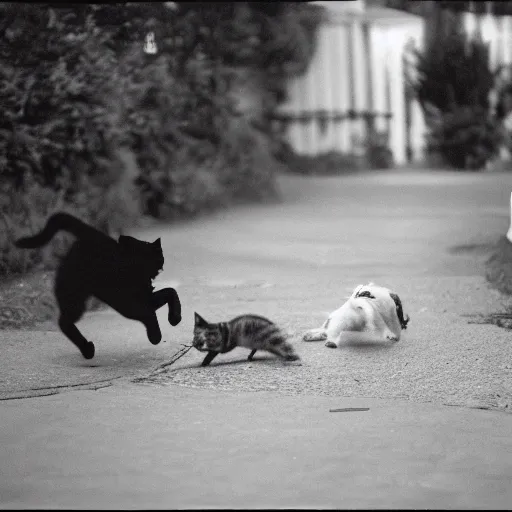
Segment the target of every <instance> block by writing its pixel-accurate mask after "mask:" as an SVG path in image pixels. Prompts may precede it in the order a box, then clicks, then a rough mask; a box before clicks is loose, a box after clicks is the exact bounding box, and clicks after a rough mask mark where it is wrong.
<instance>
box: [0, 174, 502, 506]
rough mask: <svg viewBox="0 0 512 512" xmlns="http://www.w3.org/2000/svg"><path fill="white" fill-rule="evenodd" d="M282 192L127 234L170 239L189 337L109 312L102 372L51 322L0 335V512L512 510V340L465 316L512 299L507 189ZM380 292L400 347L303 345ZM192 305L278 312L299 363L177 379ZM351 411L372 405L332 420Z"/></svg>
mask: <svg viewBox="0 0 512 512" xmlns="http://www.w3.org/2000/svg"><path fill="white" fill-rule="evenodd" d="M281 181H282V183H281V184H282V191H283V196H284V202H283V203H282V204H279V205H266V206H257V207H254V206H251V207H241V208H237V209H236V210H231V211H225V212H219V213H218V214H216V215H215V216H213V217H211V218H207V219H200V220H197V221H192V222H188V223H185V224H182V225H178V226H172V227H167V226H164V225H161V226H155V227H154V228H151V229H149V230H144V231H143V232H141V233H134V234H135V235H136V236H140V237H141V238H144V239H147V240H152V239H154V238H156V237H157V236H161V237H162V242H163V247H164V250H165V253H166V266H165V270H164V272H163V273H162V274H161V275H160V277H159V284H160V285H162V286H164V285H171V284H172V285H175V286H176V287H177V289H178V292H179V293H180V297H181V299H182V302H183V318H184V320H183V321H182V323H181V324H180V325H179V326H178V327H176V328H172V327H170V326H167V325H165V311H162V312H161V313H160V314H159V318H160V321H161V325H162V327H163V328H162V331H163V333H164V339H167V340H168V341H167V343H161V344H160V345H159V346H157V347H153V346H152V345H150V344H149V342H148V341H147V340H146V339H145V335H144V334H145V333H144V330H143V328H142V327H141V326H139V325H138V324H136V323H133V322H130V321H128V320H125V319H123V318H121V317H119V316H117V315H116V314H115V313H113V312H111V311H102V312H99V313H94V314H90V315H88V316H87V317H86V318H85V319H84V320H83V321H82V322H81V323H80V328H81V329H83V332H84V333H85V334H86V335H87V336H89V337H90V339H92V340H93V341H95V343H96V350H97V352H96V353H97V355H96V357H95V358H94V359H93V360H91V361H85V360H83V359H81V357H80V355H79V353H78V351H76V349H75V348H74V347H73V346H72V345H71V343H69V342H68V341H67V340H65V339H64V338H63V336H62V335H61V334H60V333H59V332H58V331H57V330H55V329H53V328H52V329H53V330H49V328H48V326H43V327H42V330H37V331H36V330H34V331H17V332H10V331H3V332H0V342H1V343H2V347H3V351H2V361H1V362H0V367H1V369H2V374H1V377H0V398H4V399H6V400H4V401H2V402H0V418H1V419H0V425H1V427H2V428H1V430H0V447H1V448H0V449H1V450H2V451H3V453H2V455H1V456H0V474H2V479H1V481H2V483H0V507H2V508H34V507H36V508H38V507H53V508H62V507H65V506H72V507H74V508H98V507H103V508H137V507H138V508H148V507H150V506H151V507H153V506H154V507H158V508H204V507H206V508H220V507H227V508H236V507H239V508H258V507H260V508H268V507H278V508H286V507H297V508H308V507H310V508H397V507H398V508H510V505H511V504H512V491H511V490H510V485H509V483H510V478H511V476H512V467H511V466H512V463H511V458H510V456H509V455H508V454H509V453H510V439H512V437H511V435H510V434H512V428H511V427H512V416H511V415H510V414H507V413H506V412H507V411H510V409H511V407H512V364H511V363H510V361H511V360H512V359H511V357H510V356H511V355H512V344H511V343H510V333H509V332H508V331H506V330H503V329H500V328H498V327H496V326H492V325H475V324H471V323H468V321H470V320H471V318H472V317H471V315H475V314H485V313H490V312H497V311H500V310H503V309H504V308H507V307H510V306H511V305H512V302H511V300H510V298H508V297H506V296H503V295H500V294H499V293H498V292H496V291H494V290H492V289H490V288H489V286H488V285H487V283H486V282H485V279H484V278H483V274H484V262H485V260H486V258H487V257H488V255H489V251H490V250H491V248H492V244H493V243H494V242H495V241H496V240H497V239H498V238H499V237H500V236H502V235H503V234H504V233H505V232H506V229H507V228H508V222H509V210H508V208H509V198H510V190H512V177H511V176H510V175H508V174H470V173H463V174H459V173H446V172H432V173H421V172H414V173H412V172H411V173H406V172H396V173H387V172H386V173H373V174H368V175H366V174H365V175H362V176H347V177H342V178H300V177H290V176H283V177H282V180H281ZM369 280H373V281H375V282H377V283H378V284H382V285H385V286H389V287H391V288H393V289H395V290H396V291H397V293H399V295H400V296H401V298H402V301H403V303H404V309H405V311H406V312H407V313H409V314H410V316H411V323H410V327H409V328H408V330H407V331H406V336H405V339H404V340H403V341H401V342H399V343H397V344H393V345H387V344H385V345H369V344H366V345H355V346H347V347H343V348H342V349H339V350H332V349H327V348H325V347H324V346H323V344H322V343H302V342H301V341H300V336H301V334H302V332H304V330H306V329H309V328H311V327H316V326H318V325H320V323H321V322H322V321H323V320H324V319H325V317H326V314H327V313H328V312H330V311H332V310H333V309H335V308H336V307H338V306H339V305H340V304H341V302H342V301H343V300H344V297H345V296H346V295H347V294H348V293H349V291H350V290H351V289H352V288H353V287H354V286H355V285H357V284H360V283H362V282H367V281H369ZM194 311H198V312H199V313H201V314H202V315H203V316H205V317H206V318H211V319H212V320H223V319H228V318H230V317H232V316H235V315H237V314H240V313H244V312H254V313H259V314H263V315H267V316H268V317H270V318H272V319H273V320H275V321H276V322H278V323H280V324H281V325H283V326H284V327H285V328H286V329H288V331H289V332H290V334H291V335H292V342H293V343H294V344H296V346H297V349H298V352H299V353H300V354H301V356H302V358H303V364H302V366H285V365H283V364H281V363H280V362H279V361H277V360H275V359H274V358H273V357H272V356H270V355H269V356H267V355H265V354H261V355H259V354H258V355H259V358H258V355H257V356H256V359H255V361H253V362H252V363H250V364H249V363H247V362H246V361H245V358H246V356H247V353H246V351H243V350H242V349H237V350H235V351H233V352H232V353H230V354H226V355H222V356H219V357H218V358H217V359H216V360H215V361H214V362H213V363H212V365H211V366H210V367H208V368H204V369H203V368H198V364H199V362H200V361H201V359H202V355H201V354H199V353H198V352H196V351H191V352H189V353H188V354H187V355H186V356H185V357H183V358H182V359H180V360H179V361H178V362H176V363H175V364H174V365H172V366H169V367H166V368H165V369H162V368H161V366H162V365H165V363H166V362H167V361H168V360H169V358H170V357H171V355H172V354H173V353H174V352H175V351H176V350H178V349H179V348H180V343H189V342H190V338H191V332H192V323H193V312H194ZM468 315H469V316H468ZM159 368H160V369H161V370H159ZM134 380H136V381H137V382H138V383H137V384H135V383H134V382H133V381H134ZM48 394H52V396H45V397H42V396H39V397H38V398H32V399H23V400H21V399H20V400H9V399H12V398H21V397H24V396H25V397H26V396H37V395H48ZM347 406H348V407H365V406H367V407H370V410H369V411H364V412H347V413H329V408H332V407H347ZM450 406H452V407H450ZM478 408H480V409H478ZM482 408H486V409H488V410H481V409H482Z"/></svg>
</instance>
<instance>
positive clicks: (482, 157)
mask: <svg viewBox="0 0 512 512" xmlns="http://www.w3.org/2000/svg"><path fill="white" fill-rule="evenodd" d="M448 28H449V30H448V29H447V27H446V26H445V27H443V31H440V32H439V34H436V37H432V39H431V42H430V43H429V44H428V45H427V47H426V49H425V50H424V51H423V52H421V51H419V52H416V57H417V64H416V66H415V69H414V70H413V74H414V75H415V76H414V78H412V79H410V82H411V86H412V88H413V90H414V91H415V93H416V95H417V97H418V100H419V102H420V104H421V106H422V109H423V112H424V114H425V119H426V122H427V127H428V131H429V134H428V149H429V151H430V152H434V153H438V154H439V155H441V157H442V159H443V160H444V161H445V162H446V163H448V164H449V165H450V166H452V167H454V168H458V169H473V170H478V169H483V168H485V166H486V164H487V162H489V161H491V160H492V159H493V158H494V157H495V156H496V155H497V153H498V150H499V146H500V144H501V140H502V137H501V132H500V129H499V121H498V120H497V119H496V118H495V117H494V116H493V115H492V113H491V108H490V104H489V99H490V94H491V92H492V91H493V89H494V87H495V74H494V73H493V71H492V70H491V68H490V64H489V49H488V45H487V44H485V43H483V42H482V41H481V40H480V38H478V37H475V38H469V37H468V36H466V35H465V33H464V32H463V30H462V28H461V27H460V24H458V21H457V18H456V17H454V18H453V23H452V25H451V27H448Z"/></svg>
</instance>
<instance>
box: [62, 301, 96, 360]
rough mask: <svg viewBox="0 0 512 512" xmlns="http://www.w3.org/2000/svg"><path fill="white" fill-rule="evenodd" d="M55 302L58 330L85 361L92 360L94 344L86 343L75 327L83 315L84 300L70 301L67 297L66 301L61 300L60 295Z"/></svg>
mask: <svg viewBox="0 0 512 512" xmlns="http://www.w3.org/2000/svg"><path fill="white" fill-rule="evenodd" d="M57 302H58V304H59V309H60V316H59V327H60V330H61V331H62V332H63V334H64V335H65V336H66V337H67V338H68V339H69V340H70V341H71V342H72V343H74V344H75V345H76V346H77V347H78V349H79V350H80V352H81V353H82V355H83V356H84V357H85V359H92V358H93V357H94V352H95V347H94V343H93V342H92V341H88V340H87V339H86V338H85V336H84V335H83V334H82V333H81V332H80V331H79V330H78V327H77V326H76V325H75V323H76V322H78V320H80V318H81V317H82V315H83V314H84V311H85V303H86V298H84V297H73V298H72V299H71V298H69V296H68V298H67V300H63V297H62V295H60V296H59V295H57Z"/></svg>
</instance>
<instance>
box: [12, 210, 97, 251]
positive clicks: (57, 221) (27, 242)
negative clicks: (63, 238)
mask: <svg viewBox="0 0 512 512" xmlns="http://www.w3.org/2000/svg"><path fill="white" fill-rule="evenodd" d="M58 231H67V232H68V233H72V234H73V235H75V236H76V237H77V238H85V237H87V238H91V237H93V236H94V235H97V234H99V233H98V232H97V231H96V230H95V229H94V228H93V227H91V226H88V225H87V224H85V222H82V221H81V220H79V219H77V218H76V217H73V215H69V214H68V213H62V212H59V213H55V214H54V215H52V216H51V217H50V218H49V219H48V221H47V222H46V226H45V227H44V228H43V230H42V231H40V232H39V233H37V235H34V236H27V237H23V238H18V240H15V242H14V245H15V246H16V247H20V248H23V249H34V248H36V247H41V246H42V245H45V244H47V243H48V242H49V241H50V240H51V239H52V238H53V236H54V235H55V234H56V233H57V232H58Z"/></svg>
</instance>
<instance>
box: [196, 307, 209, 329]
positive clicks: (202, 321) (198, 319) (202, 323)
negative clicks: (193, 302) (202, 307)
mask: <svg viewBox="0 0 512 512" xmlns="http://www.w3.org/2000/svg"><path fill="white" fill-rule="evenodd" d="M194 324H195V325H196V326H197V327H204V326H207V325H208V322H207V321H206V320H205V319H204V318H203V317H202V316H201V315H199V314H198V313H196V312H195V311H194Z"/></svg>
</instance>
